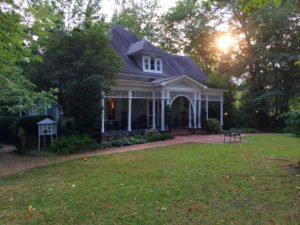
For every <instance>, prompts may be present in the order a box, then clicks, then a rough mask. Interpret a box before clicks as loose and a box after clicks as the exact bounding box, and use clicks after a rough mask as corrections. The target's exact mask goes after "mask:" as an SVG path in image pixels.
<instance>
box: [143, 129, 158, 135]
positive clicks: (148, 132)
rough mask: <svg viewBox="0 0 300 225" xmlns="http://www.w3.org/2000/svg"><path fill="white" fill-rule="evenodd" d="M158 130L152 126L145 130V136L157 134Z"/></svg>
mask: <svg viewBox="0 0 300 225" xmlns="http://www.w3.org/2000/svg"><path fill="white" fill-rule="evenodd" d="M157 133H158V132H157V130H155V129H153V128H151V129H148V130H146V131H145V136H149V135H153V134H157Z"/></svg>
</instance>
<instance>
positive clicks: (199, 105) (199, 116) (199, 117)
mask: <svg viewBox="0 0 300 225" xmlns="http://www.w3.org/2000/svg"><path fill="white" fill-rule="evenodd" d="M198 128H201V93H199V98H198Z"/></svg>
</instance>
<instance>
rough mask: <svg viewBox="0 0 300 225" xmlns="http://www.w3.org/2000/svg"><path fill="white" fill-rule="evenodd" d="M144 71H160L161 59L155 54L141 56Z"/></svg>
mask: <svg viewBox="0 0 300 225" xmlns="http://www.w3.org/2000/svg"><path fill="white" fill-rule="evenodd" d="M143 70H144V72H151V73H162V59H161V58H158V57H155V56H143Z"/></svg>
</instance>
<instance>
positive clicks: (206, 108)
mask: <svg viewBox="0 0 300 225" xmlns="http://www.w3.org/2000/svg"><path fill="white" fill-rule="evenodd" d="M205 111H206V120H208V95H206V101H205Z"/></svg>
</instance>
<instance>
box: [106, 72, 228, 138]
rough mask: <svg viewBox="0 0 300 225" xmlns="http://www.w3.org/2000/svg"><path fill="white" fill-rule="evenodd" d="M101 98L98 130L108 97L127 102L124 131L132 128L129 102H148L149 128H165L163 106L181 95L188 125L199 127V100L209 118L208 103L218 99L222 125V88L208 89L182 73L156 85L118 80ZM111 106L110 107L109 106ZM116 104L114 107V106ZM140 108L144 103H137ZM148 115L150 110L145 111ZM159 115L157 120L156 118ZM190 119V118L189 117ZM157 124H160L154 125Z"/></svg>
mask: <svg viewBox="0 0 300 225" xmlns="http://www.w3.org/2000/svg"><path fill="white" fill-rule="evenodd" d="M103 94H104V99H103V100H102V109H103V111H102V124H101V132H102V133H104V132H105V121H106V118H107V116H106V115H105V112H106V110H105V107H107V105H106V104H105V101H107V100H109V99H115V100H122V101H126V106H127V110H126V111H127V114H126V116H127V131H128V132H130V131H132V118H133V115H134V114H135V113H136V111H137V110H138V109H137V108H136V107H135V108H134V109H133V108H132V101H133V100H134V101H135V100H145V101H147V103H151V104H147V106H146V107H147V112H148V111H151V112H152V115H151V117H149V115H148V118H147V119H148V120H149V123H150V125H151V127H152V128H154V129H160V130H165V107H166V105H169V106H170V107H171V106H172V104H173V102H174V101H175V99H177V98H178V97H184V98H186V99H187V100H188V102H189V105H188V117H189V118H188V121H189V124H188V127H190V128H201V108H202V105H201V103H202V101H204V102H205V111H206V113H207V115H206V118H207V119H208V112H209V108H208V102H210V101H212V102H220V125H221V126H223V94H224V90H218V89H209V88H207V87H206V86H205V85H203V84H201V83H199V82H197V81H195V80H193V79H192V78H190V77H188V76H186V75H184V76H181V77H180V78H175V79H172V80H168V81H164V82H160V83H156V84H149V83H147V85H146V84H142V83H135V84H133V83H132V84H128V83H122V82H120V84H119V86H117V87H114V88H112V89H111V90H109V91H106V92H105V93H103ZM108 107H110V106H108ZM114 107H115V106H114ZM138 107H142V108H143V106H138ZM148 114H149V113H148ZM158 118H160V121H158ZM192 118H193V121H191V119H192ZM157 124H160V126H159V127H157Z"/></svg>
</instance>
